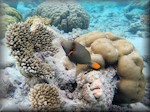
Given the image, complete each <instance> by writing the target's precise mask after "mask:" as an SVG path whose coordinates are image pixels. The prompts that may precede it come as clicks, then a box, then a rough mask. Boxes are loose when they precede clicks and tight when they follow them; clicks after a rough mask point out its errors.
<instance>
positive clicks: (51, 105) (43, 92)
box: [29, 84, 61, 112]
mask: <svg viewBox="0 0 150 112" xmlns="http://www.w3.org/2000/svg"><path fill="white" fill-rule="evenodd" d="M29 98H30V100H31V102H32V106H33V109H34V110H36V111H44V112H45V111H50V110H51V111H54V109H56V110H57V109H59V107H60V104H61V99H60V97H59V91H58V89H57V88H56V87H55V86H54V85H48V84H37V85H35V86H34V88H32V89H31V90H30V93H29Z"/></svg>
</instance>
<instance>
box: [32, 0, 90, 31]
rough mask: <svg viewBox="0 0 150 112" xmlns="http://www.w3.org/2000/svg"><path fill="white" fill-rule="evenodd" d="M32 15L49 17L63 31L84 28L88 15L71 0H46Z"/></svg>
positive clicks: (87, 21)
mask: <svg viewBox="0 0 150 112" xmlns="http://www.w3.org/2000/svg"><path fill="white" fill-rule="evenodd" d="M34 15H40V16H42V17H47V18H49V19H50V20H51V24H52V25H54V26H57V27H58V29H60V30H64V32H70V31H72V29H73V28H81V29H86V28H88V25H89V15H88V14H87V13H86V12H85V11H84V10H83V9H82V8H81V7H80V5H79V4H77V3H76V2H75V1H73V0H47V1H45V2H43V3H42V4H40V5H39V6H38V8H37V9H36V10H35V12H34Z"/></svg>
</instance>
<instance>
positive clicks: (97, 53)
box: [75, 31, 145, 103]
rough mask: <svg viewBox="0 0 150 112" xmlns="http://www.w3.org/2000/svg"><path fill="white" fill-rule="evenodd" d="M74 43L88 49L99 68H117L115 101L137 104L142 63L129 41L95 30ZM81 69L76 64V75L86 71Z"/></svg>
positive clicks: (142, 87) (142, 86)
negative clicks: (118, 78) (117, 77)
mask: <svg viewBox="0 0 150 112" xmlns="http://www.w3.org/2000/svg"><path fill="white" fill-rule="evenodd" d="M75 41H77V42H79V43H81V44H82V45H84V46H85V47H86V48H87V49H90V54H91V58H92V60H93V61H94V62H97V63H99V64H100V65H101V67H105V66H108V65H109V66H110V65H115V66H114V67H116V66H117V72H118V75H119V77H120V82H119V83H118V92H117V95H116V96H117V97H116V99H115V100H116V102H119V103H133V102H138V101H141V99H142V98H143V96H144V90H145V79H144V75H143V73H142V71H143V60H142V58H141V56H140V55H139V54H138V52H137V51H136V49H135V47H134V46H133V45H132V44H131V43H130V42H128V41H127V40H125V39H124V38H121V37H118V36H117V35H115V34H113V33H111V32H106V33H105V32H98V31H96V32H91V33H88V34H85V35H83V36H81V37H78V38H77V39H75ZM85 66H86V65H82V66H81V65H77V72H78V73H80V72H83V71H86V70H87V69H86V68H85ZM135 88H136V89H135Z"/></svg>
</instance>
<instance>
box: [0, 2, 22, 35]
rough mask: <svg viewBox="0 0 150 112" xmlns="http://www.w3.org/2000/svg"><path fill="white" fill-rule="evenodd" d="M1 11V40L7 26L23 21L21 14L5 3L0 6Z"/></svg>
mask: <svg viewBox="0 0 150 112" xmlns="http://www.w3.org/2000/svg"><path fill="white" fill-rule="evenodd" d="M0 9H1V18H0V20H1V27H2V29H1V31H0V32H1V33H0V34H1V35H0V37H1V38H4V37H5V32H6V29H7V26H8V25H10V24H13V23H17V22H20V21H23V19H22V16H21V14H20V13H19V12H18V11H17V10H16V9H15V8H13V7H10V6H9V5H7V4H5V3H1V4H0Z"/></svg>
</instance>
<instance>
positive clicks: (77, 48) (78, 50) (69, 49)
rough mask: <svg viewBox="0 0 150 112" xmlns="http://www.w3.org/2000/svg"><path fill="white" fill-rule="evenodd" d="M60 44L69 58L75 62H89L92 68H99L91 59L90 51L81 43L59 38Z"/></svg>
mask: <svg viewBox="0 0 150 112" xmlns="http://www.w3.org/2000/svg"><path fill="white" fill-rule="evenodd" d="M61 46H62V47H63V49H64V51H65V53H66V55H67V56H68V58H69V60H70V61H72V62H73V63H75V64H89V65H90V66H91V67H92V68H94V69H99V68H100V65H99V64H98V63H96V62H93V61H92V60H91V56H90V53H89V52H88V50H87V49H86V48H85V47H84V46H83V45H81V44H79V43H78V42H75V41H71V40H64V39H62V40H61Z"/></svg>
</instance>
